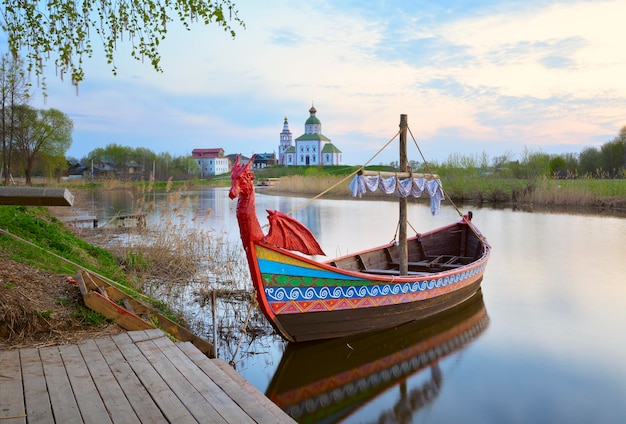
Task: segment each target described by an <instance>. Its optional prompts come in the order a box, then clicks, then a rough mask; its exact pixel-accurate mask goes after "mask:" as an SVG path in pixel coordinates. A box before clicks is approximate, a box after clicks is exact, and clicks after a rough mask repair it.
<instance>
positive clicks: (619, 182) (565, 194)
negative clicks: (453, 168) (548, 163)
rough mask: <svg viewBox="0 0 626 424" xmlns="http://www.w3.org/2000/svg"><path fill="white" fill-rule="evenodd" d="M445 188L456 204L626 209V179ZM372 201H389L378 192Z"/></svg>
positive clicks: (471, 181) (339, 190)
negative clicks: (379, 199)
mask: <svg viewBox="0 0 626 424" xmlns="http://www.w3.org/2000/svg"><path fill="white" fill-rule="evenodd" d="M343 179H345V176H312V177H308V176H302V175H294V176H287V177H281V178H280V180H279V181H278V182H277V183H276V184H275V185H273V186H270V187H268V188H267V189H266V190H267V191H268V192H270V193H276V194H298V195H305V196H311V197H312V196H315V195H318V194H319V193H322V192H323V191H324V190H326V189H327V188H328V187H331V186H333V185H335V184H337V183H339V182H341V181H342V180H343ZM350 180H351V178H349V179H347V180H345V181H344V182H341V183H340V184H339V185H338V186H336V187H335V188H334V189H333V190H331V191H330V192H328V195H329V196H338V197H339V196H340V197H343V198H349V197H350V192H349V189H348V185H349V183H350ZM442 180H443V187H444V190H445V191H446V194H447V195H448V197H449V198H451V199H452V200H454V201H467V202H477V203H495V204H538V205H546V206H549V205H555V206H557V205H558V206H600V207H614V208H619V209H621V208H626V180H623V179H611V180H609V179H592V178H575V179H574V178H573V179H549V178H545V177H544V178H537V179H531V180H525V179H516V178H500V177H497V176H488V177H484V176H480V175H470V174H462V173H461V174H456V175H449V176H444V177H442ZM367 196H368V197H370V198H387V199H388V198H389V196H387V195H384V194H382V193H381V192H379V191H376V192H373V193H368V195H367Z"/></svg>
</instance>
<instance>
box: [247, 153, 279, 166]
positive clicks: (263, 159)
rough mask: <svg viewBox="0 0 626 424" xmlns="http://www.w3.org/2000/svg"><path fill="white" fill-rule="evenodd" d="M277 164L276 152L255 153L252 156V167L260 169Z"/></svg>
mask: <svg viewBox="0 0 626 424" xmlns="http://www.w3.org/2000/svg"><path fill="white" fill-rule="evenodd" d="M276 164H278V160H277V159H276V153H257V154H256V155H255V156H254V163H253V164H252V167H253V168H256V169H260V168H265V167H268V166H274V165H276Z"/></svg>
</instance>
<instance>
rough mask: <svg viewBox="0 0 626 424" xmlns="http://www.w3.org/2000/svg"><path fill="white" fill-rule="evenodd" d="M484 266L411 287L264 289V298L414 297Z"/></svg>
mask: <svg viewBox="0 0 626 424" xmlns="http://www.w3.org/2000/svg"><path fill="white" fill-rule="evenodd" d="M485 265H486V264H482V265H480V266H477V267H475V268H472V269H470V270H467V271H464V272H460V273H458V274H454V275H450V276H446V277H442V278H434V279H430V280H424V281H416V282H413V283H399V284H393V283H389V284H375V285H362V286H349V287H338V286H324V287H265V295H266V296H267V299H268V300H269V301H270V302H272V301H276V302H285V301H290V300H291V301H312V300H327V299H359V298H365V297H378V296H393V295H401V294H407V293H417V292H422V291H427V290H433V289H440V288H442V287H445V286H448V285H450V284H456V283H459V282H461V281H464V280H466V279H469V278H471V277H473V276H474V275H476V274H479V273H481V272H482V271H483V270H484V268H485Z"/></svg>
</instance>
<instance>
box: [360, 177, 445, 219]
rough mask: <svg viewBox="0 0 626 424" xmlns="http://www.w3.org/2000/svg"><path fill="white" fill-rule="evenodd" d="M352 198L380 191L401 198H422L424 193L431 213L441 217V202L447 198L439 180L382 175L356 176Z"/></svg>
mask: <svg viewBox="0 0 626 424" xmlns="http://www.w3.org/2000/svg"><path fill="white" fill-rule="evenodd" d="M349 188H350V191H351V192H352V197H361V196H362V195H363V194H365V193H367V192H368V191H371V192H374V191H376V190H380V191H382V192H383V193H386V194H392V193H397V194H398V196H400V197H407V196H413V197H416V198H417V197H420V196H421V195H422V193H423V192H426V194H427V195H428V196H429V197H430V212H431V213H432V214H433V215H439V207H440V206H441V201H442V200H443V199H444V198H445V194H444V192H443V186H442V185H441V180H440V179H439V178H434V179H430V180H428V179H426V178H404V179H401V180H399V181H398V180H397V178H396V177H395V176H391V177H388V178H383V177H381V176H380V175H367V176H366V175H355V176H354V178H353V179H352V181H351V182H350V186H349Z"/></svg>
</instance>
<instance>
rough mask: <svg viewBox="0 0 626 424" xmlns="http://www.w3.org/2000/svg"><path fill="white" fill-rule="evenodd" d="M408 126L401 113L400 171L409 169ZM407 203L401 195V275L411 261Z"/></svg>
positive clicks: (406, 271)
mask: <svg viewBox="0 0 626 424" xmlns="http://www.w3.org/2000/svg"><path fill="white" fill-rule="evenodd" d="M407 127H408V118H407V115H406V114H401V115H400V172H408V171H409V161H408V159H407V156H406V132H407ZM407 205H408V200H407V198H406V197H400V216H399V222H400V225H399V229H398V239H399V245H398V248H399V249H400V268H399V271H400V275H408V273H409V263H408V247H407V242H406V237H407V236H406V225H407V224H406V223H407Z"/></svg>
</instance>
